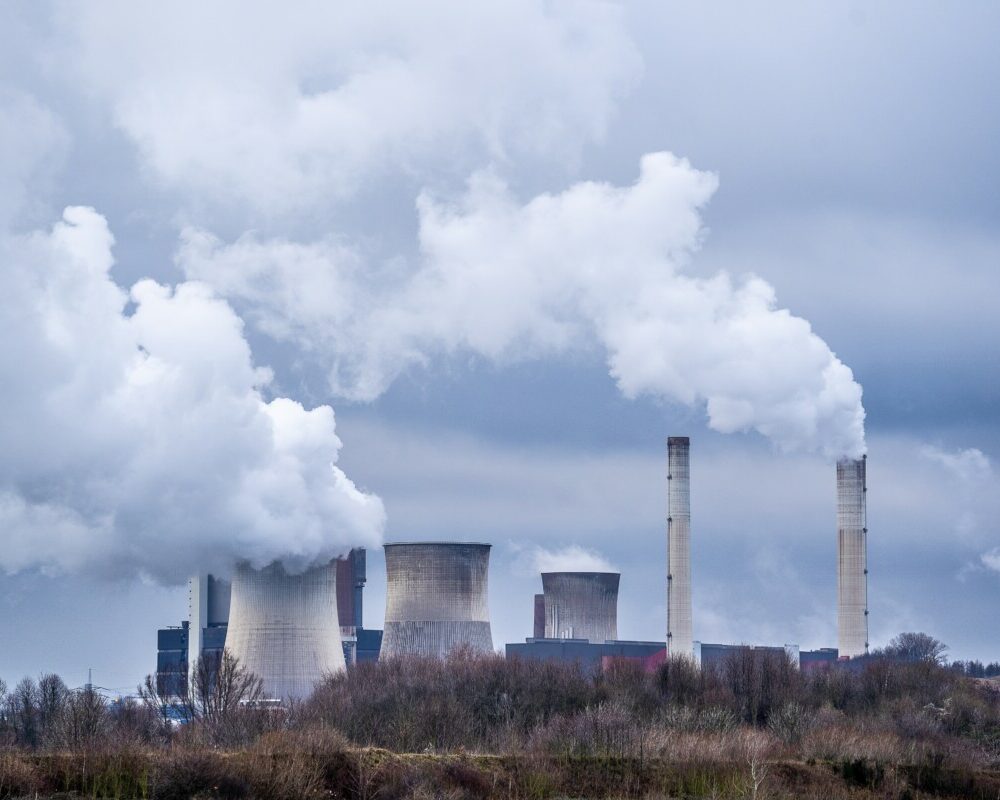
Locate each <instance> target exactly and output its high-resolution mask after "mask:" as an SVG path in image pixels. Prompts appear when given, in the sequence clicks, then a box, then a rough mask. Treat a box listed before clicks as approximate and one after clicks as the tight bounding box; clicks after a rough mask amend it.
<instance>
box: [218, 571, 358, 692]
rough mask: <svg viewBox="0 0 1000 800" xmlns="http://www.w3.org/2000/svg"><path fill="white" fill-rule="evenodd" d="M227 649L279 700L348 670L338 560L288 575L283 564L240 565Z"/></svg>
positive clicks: (231, 610)
mask: <svg viewBox="0 0 1000 800" xmlns="http://www.w3.org/2000/svg"><path fill="white" fill-rule="evenodd" d="M226 649H227V650H228V651H229V652H230V653H232V654H233V655H234V656H236V657H237V658H238V659H239V660H240V663H241V664H242V665H243V666H244V667H246V668H248V669H249V670H251V671H252V672H254V673H256V674H257V675H259V676H260V677H261V678H262V679H263V681H264V693H265V695H266V696H267V697H271V698H277V699H287V698H304V697H308V696H309V694H310V693H311V692H312V690H313V688H314V687H315V686H316V683H317V682H318V681H319V680H320V679H321V678H322V677H323V675H324V674H326V673H330V672H337V671H339V670H343V669H344V668H345V667H344V650H343V647H342V645H341V639H340V624H339V620H338V617H337V565H336V562H335V561H331V562H330V563H329V564H325V565H323V566H319V567H313V568H311V569H309V570H307V571H306V572H303V573H302V574H301V575H289V574H288V573H287V572H286V571H285V568H284V567H283V566H282V565H281V564H280V562H275V563H274V564H271V565H270V566H268V567H265V568H264V569H260V570H258V569H254V568H253V567H251V566H250V565H249V564H241V565H240V566H238V567H237V568H236V574H235V575H234V576H233V589H232V601H231V606H230V612H229V629H228V631H227V632H226Z"/></svg>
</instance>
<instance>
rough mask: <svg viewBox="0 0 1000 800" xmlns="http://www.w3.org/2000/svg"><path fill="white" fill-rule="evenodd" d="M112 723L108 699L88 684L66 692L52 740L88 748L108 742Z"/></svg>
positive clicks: (73, 746)
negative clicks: (106, 737) (105, 740)
mask: <svg viewBox="0 0 1000 800" xmlns="http://www.w3.org/2000/svg"><path fill="white" fill-rule="evenodd" d="M109 724H110V720H109V715H108V702H107V700H106V699H105V698H104V695H102V694H101V693H100V692H98V691H96V690H95V689H94V688H93V687H92V686H90V685H87V686H85V687H84V688H83V689H78V690H76V691H74V692H67V693H66V695H65V696H64V700H63V703H62V705H61V707H60V710H59V716H58V719H57V721H56V722H55V723H54V724H53V726H52V730H51V733H50V740H51V741H54V742H58V743H59V744H61V745H63V746H65V747H71V748H73V749H81V748H88V747H91V746H93V745H94V744H96V743H98V742H100V741H101V740H103V739H104V737H105V736H106V735H107V733H108V728H109Z"/></svg>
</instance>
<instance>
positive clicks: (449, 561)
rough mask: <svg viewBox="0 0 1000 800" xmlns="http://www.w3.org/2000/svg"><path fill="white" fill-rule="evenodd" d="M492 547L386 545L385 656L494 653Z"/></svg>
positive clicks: (451, 543)
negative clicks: (489, 592) (490, 585)
mask: <svg viewBox="0 0 1000 800" xmlns="http://www.w3.org/2000/svg"><path fill="white" fill-rule="evenodd" d="M489 565H490V545H488V544H477V543H468V542H461V543H456V542H409V543H394V544H386V545H385V571H386V595H385V630H384V633H383V636H382V653H381V655H380V658H395V657H401V656H432V657H434V656H437V657H440V656H445V655H447V654H448V653H449V652H450V651H451V650H453V649H454V648H456V647H464V648H468V649H470V650H472V651H475V652H482V653H491V652H493V636H492V633H491V631H490V613H489V604H488V600H487V589H488V578H489Z"/></svg>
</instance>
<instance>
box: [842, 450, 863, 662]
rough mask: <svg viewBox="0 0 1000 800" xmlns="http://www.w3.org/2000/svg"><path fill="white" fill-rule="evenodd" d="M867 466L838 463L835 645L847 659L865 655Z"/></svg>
mask: <svg viewBox="0 0 1000 800" xmlns="http://www.w3.org/2000/svg"><path fill="white" fill-rule="evenodd" d="M866 463H867V457H866V456H862V457H861V458H857V459H853V458H844V459H841V460H840V461H838V462H837V645H838V647H839V649H840V656H841V657H844V656H846V657H848V658H853V657H855V656H860V655H864V654H866V653H867V652H868V527H867V525H868V522H867V518H866V513H867V512H866V503H865V498H866V495H867V493H868V487H867V485H866V477H865V472H866V470H865V466H866Z"/></svg>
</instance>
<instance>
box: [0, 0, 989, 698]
mask: <svg viewBox="0 0 1000 800" xmlns="http://www.w3.org/2000/svg"><path fill="white" fill-rule="evenodd" d="M998 29H1000V9H997V8H996V6H995V4H992V3H986V2H981V3H980V2H968V3H963V4H961V5H954V4H944V3H931V2H919V3H912V2H905V3H904V2H884V3H879V4H870V3H860V2H836V3H834V2H816V3H809V4H802V3H792V2H776V3H771V4H768V6H767V7H766V8H761V7H749V6H747V5H746V4H739V3H718V4H704V3H693V2H691V3H687V2H683V3H681V2H665V3H663V2H629V3H622V4H618V3H595V2H574V3H568V2H567V3H560V2H546V3H536V2H509V1H507V2H495V3H494V2H485V3H479V4H476V6H475V7H473V8H470V7H469V6H467V5H463V4H454V3H447V2H440V3H439V2H432V3H429V4H421V5H420V6H419V7H417V6H415V5H413V4H408V3H393V2H386V3H379V4H374V5H368V6H366V7H365V8H363V9H362V8H360V7H358V8H354V7H339V6H337V5H333V4H328V3H320V2H301V3H298V4H296V6H295V10H294V13H290V12H288V11H287V10H286V11H285V12H284V13H278V12H276V11H274V9H273V7H271V6H269V5H268V4H263V3H256V2H251V3H245V2H241V3H236V2H220V3H214V4H211V5H209V6H205V5H204V4H194V3H180V4H169V5H168V4H130V3H124V2H122V3H103V4H83V3H63V2H40V3H27V2H25V3H10V4H6V5H4V6H3V8H2V9H0V152H2V153H3V157H2V158H0V334H2V338H3V341H4V344H5V346H4V347H3V349H2V352H0V679H3V680H6V681H7V682H8V683H11V682H13V681H16V680H17V679H19V678H20V677H21V676H23V675H33V676H37V675H39V674H41V673H43V672H48V671H54V672H58V673H60V674H61V675H63V676H64V677H65V679H66V680H67V682H68V683H69V684H70V685H78V684H81V683H83V682H84V680H85V679H86V675H87V670H88V668H92V669H93V674H94V682H95V683H97V684H98V685H101V686H105V687H107V688H109V689H111V690H113V691H122V692H127V691H130V690H131V688H132V687H134V685H135V684H136V683H138V682H139V681H140V680H141V678H142V677H143V676H144V675H145V674H146V673H148V672H150V671H152V670H153V668H154V666H155V642H156V629H157V628H159V627H163V626H166V625H176V624H179V622H180V620H181V619H182V618H184V616H185V615H186V608H187V590H186V585H185V578H186V576H188V575H189V574H191V573H192V572H194V571H196V570H198V569H213V570H216V571H220V572H224V571H225V570H226V569H228V568H230V566H231V564H232V563H233V562H234V561H235V560H237V559H249V560H251V561H252V562H253V563H255V564H258V565H263V564H265V563H268V562H270V561H272V560H274V559H282V560H283V561H285V562H286V564H288V565H289V567H290V568H293V569H301V568H304V567H305V566H307V565H308V564H310V563H313V562H315V561H317V560H321V559H324V558H327V557H330V556H333V555H336V554H337V553H339V552H342V551H343V550H344V549H345V548H348V547H350V546H359V545H362V546H366V547H368V549H369V556H368V565H369V566H368V572H369V580H368V586H367V589H366V592H365V623H366V626H368V627H381V624H382V613H383V611H384V590H385V575H384V560H383V558H382V555H381V550H380V544H381V543H382V542H383V541H406V540H419V539H434V540H439V539H443V540H455V541H462V540H468V541H487V542H491V543H492V544H493V550H492V555H491V570H490V605H491V615H492V623H493V638H494V644H495V645H496V646H497V647H500V646H502V644H503V643H505V642H513V641H518V640H521V639H523V638H524V637H526V636H529V635H530V634H531V619H532V595H533V594H534V593H535V592H537V591H540V588H541V581H540V578H539V574H538V573H539V571H540V570H541V569H544V568H550V567H552V566H553V565H564V566H565V567H566V568H572V567H573V566H574V565H595V564H599V565H604V566H609V567H611V568H614V569H616V570H619V571H620V572H621V573H622V579H621V593H620V603H619V633H620V635H621V636H622V637H623V638H630V639H639V640H659V639H661V638H662V637H663V636H664V633H665V630H664V629H665V615H666V612H665V578H664V573H665V561H666V542H665V509H666V487H665V483H666V481H665V478H666V437H667V436H670V435H687V436H690V437H691V443H692V449H691V470H692V488H691V493H692V498H691V499H692V580H693V601H694V629H695V638H696V639H699V640H701V641H722V642H754V643H763V644H785V643H796V644H798V645H800V646H801V647H803V648H812V647H821V646H835V644H836V625H835V622H836V620H835V599H836V561H835V555H836V521H835V495H834V491H835V481H834V478H835V474H834V467H833V464H834V461H835V459H836V458H837V457H839V456H841V455H859V454H860V453H861V452H866V453H867V455H868V460H869V463H868V485H869V492H868V523H869V524H868V527H869V540H868V542H869V545H868V546H869V573H870V574H869V608H870V612H871V615H870V625H871V641H872V643H873V645H875V646H877V645H880V644H884V643H885V642H886V641H887V640H888V639H889V638H891V637H892V636H893V635H894V634H896V633H898V632H900V631H904V630H920V631H925V632H927V633H929V634H932V635H934V636H936V637H938V638H940V639H941V640H943V641H944V642H945V643H946V644H948V645H949V647H950V654H951V655H952V657H954V658H962V659H970V658H979V659H982V660H1000V632H997V629H996V627H995V626H993V625H991V624H990V620H991V617H992V615H991V613H990V610H991V609H993V608H996V607H997V606H998V604H1000V529H998V527H997V519H1000V466H998V458H1000V225H998V224H997V223H998V221H1000V192H998V191H997V186H998V185H1000V180H998V179H1000V151H998V150H997V148H996V147H995V142H996V141H998V140H1000V102H998V100H1000V97H998V96H997V95H998V92H1000V89H998V88H997V85H996V80H995V76H996V75H997V74H1000V51H998V50H997V48H996V47H995V41H996V35H997V31H998Z"/></svg>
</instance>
